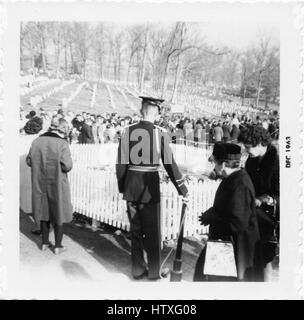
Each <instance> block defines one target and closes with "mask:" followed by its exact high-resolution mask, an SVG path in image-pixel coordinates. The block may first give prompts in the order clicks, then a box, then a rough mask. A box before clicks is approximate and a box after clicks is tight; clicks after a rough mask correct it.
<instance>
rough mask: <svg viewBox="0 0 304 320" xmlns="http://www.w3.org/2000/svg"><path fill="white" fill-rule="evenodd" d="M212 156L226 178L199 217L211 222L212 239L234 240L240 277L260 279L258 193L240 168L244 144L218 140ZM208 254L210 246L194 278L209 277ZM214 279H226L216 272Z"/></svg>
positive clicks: (206, 223)
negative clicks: (205, 266) (206, 261)
mask: <svg viewBox="0 0 304 320" xmlns="http://www.w3.org/2000/svg"><path fill="white" fill-rule="evenodd" d="M212 158H213V161H214V162H215V172H216V174H217V175H218V176H219V177H221V178H223V180H222V182H221V183H220V185H219V187H218V189H217V191H216V194H215V199H214V204H213V206H212V207H211V208H210V209H208V210H207V211H206V212H204V213H202V215H201V217H200V218H199V219H200V221H201V224H203V225H209V237H210V239H211V240H219V239H221V240H223V241H231V240H232V243H233V247H234V253H235V260H236V268H237V279H238V280H239V281H258V280H260V279H261V277H260V274H261V263H260V261H261V260H260V257H261V255H260V235H259V229H258V223H257V216H256V210H255V193H254V187H253V184H252V182H251V180H250V178H249V176H248V174H247V172H246V170H244V169H241V168H240V159H241V148H240V147H239V146H238V145H236V144H230V143H219V144H215V146H214V150H213V155H212ZM205 255H206V247H205V248H204V249H203V251H202V253H201V255H200V257H199V259H198V261H197V264H196V267H195V273H194V281H204V280H205V279H206V277H205V275H204V274H203V269H204V263H205ZM211 278H212V277H209V280H210V279H211ZM213 280H214V281H220V280H221V281H223V280H224V279H223V278H222V277H219V278H218V277H214V276H213Z"/></svg>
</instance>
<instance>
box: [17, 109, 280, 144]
mask: <svg viewBox="0 0 304 320" xmlns="http://www.w3.org/2000/svg"><path fill="white" fill-rule="evenodd" d="M54 117H56V118H59V119H60V118H63V119H65V120H66V121H67V122H68V124H69V130H68V133H67V137H66V138H67V140H68V142H69V143H71V144H72V143H80V144H92V143H96V144H103V143H108V142H118V141H119V139H120V136H121V132H122V131H123V129H124V128H125V127H126V126H128V125H130V124H134V123H136V122H138V121H139V119H140V116H139V115H138V114H136V113H135V114H133V115H132V116H124V117H123V116H120V115H119V114H118V113H117V112H113V113H106V114H103V115H101V114H92V113H89V112H82V113H78V114H75V113H74V112H72V111H67V112H66V111H64V110H63V109H61V108H60V109H58V110H56V111H51V112H50V111H48V112H46V111H45V110H43V109H42V108H41V109H40V110H39V115H38V114H37V113H36V111H34V110H32V111H30V113H29V114H28V115H26V114H25V112H24V111H22V112H21V114H20V118H21V129H20V131H21V132H24V133H25V134H38V133H42V132H45V131H47V130H48V128H49V126H50V123H51V120H52V119H53V118H54ZM156 124H157V125H158V126H160V127H163V128H165V129H166V130H167V132H168V133H169V134H170V136H171V141H172V143H177V144H179V143H184V144H187V145H191V146H192V145H194V146H196V147H204V146H205V145H208V144H213V143H215V142H220V141H223V142H237V140H238V137H239V135H240V132H241V130H242V128H246V127H250V126H254V125H259V126H262V127H263V128H264V129H265V130H266V131H267V132H269V134H270V135H271V138H272V139H273V140H278V137H279V120H278V116H277V115H276V114H275V115H269V116H267V117H263V118H261V117H259V116H256V117H255V118H251V117H249V116H248V115H238V114H235V113H233V114H231V115H230V114H226V115H223V117H221V118H206V117H202V118H196V119H193V118H190V117H187V116H184V115H169V114H163V115H162V116H160V117H159V119H157V121H156Z"/></svg>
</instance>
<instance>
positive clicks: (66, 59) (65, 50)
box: [64, 43, 68, 74]
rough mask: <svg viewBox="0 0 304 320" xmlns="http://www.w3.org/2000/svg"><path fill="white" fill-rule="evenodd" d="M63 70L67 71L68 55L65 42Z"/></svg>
mask: <svg viewBox="0 0 304 320" xmlns="http://www.w3.org/2000/svg"><path fill="white" fill-rule="evenodd" d="M64 72H65V74H67V73H68V55H67V44H66V43H65V44H64Z"/></svg>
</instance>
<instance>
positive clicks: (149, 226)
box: [127, 202, 161, 279]
mask: <svg viewBox="0 0 304 320" xmlns="http://www.w3.org/2000/svg"><path fill="white" fill-rule="evenodd" d="M127 210H128V217H129V220H130V225H131V242H132V245H131V256H132V275H133V276H140V275H141V274H142V273H143V272H144V271H145V270H146V269H148V272H149V273H148V277H149V278H150V279H155V278H158V277H159V270H160V259H161V235H160V204H159V203H136V202H127ZM144 250H145V251H146V252H147V257H148V265H147V263H146V262H145V260H144Z"/></svg>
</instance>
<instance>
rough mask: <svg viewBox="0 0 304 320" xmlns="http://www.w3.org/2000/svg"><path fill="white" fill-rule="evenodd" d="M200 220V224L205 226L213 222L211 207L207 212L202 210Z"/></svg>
mask: <svg viewBox="0 0 304 320" xmlns="http://www.w3.org/2000/svg"><path fill="white" fill-rule="evenodd" d="M198 220H199V222H200V224H201V225H203V226H207V225H208V224H210V223H211V222H212V213H211V211H210V209H209V210H207V211H205V212H202V213H201V215H200V216H199V218H198Z"/></svg>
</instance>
